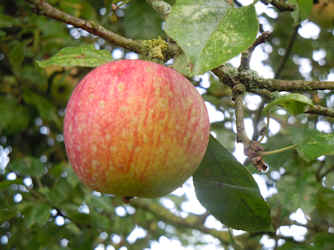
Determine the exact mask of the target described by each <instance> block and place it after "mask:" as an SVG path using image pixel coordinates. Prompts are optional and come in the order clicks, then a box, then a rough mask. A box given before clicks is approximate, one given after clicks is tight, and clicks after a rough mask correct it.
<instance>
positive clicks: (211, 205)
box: [0, 0, 334, 250]
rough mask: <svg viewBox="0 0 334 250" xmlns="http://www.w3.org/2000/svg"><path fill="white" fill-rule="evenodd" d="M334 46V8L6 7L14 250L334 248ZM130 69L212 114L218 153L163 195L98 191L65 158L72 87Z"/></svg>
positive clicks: (223, 3) (5, 164)
mask: <svg viewBox="0 0 334 250" xmlns="http://www.w3.org/2000/svg"><path fill="white" fill-rule="evenodd" d="M333 45H334V1H333V0H318V1H313V0H304V1H298V0H261V1H260V0H257V1H243V0H234V1H233V0H164V1H163V0H146V1H144V0H142V1H140V0H137V1H136V0H126V1H122V0H95V1H94V0H16V1H11V0H2V1H1V3H0V248H1V249H27V250H29V249H99V250H100V249H108V250H109V249H122V250H125V249H163V248H164V247H166V248H171V247H174V248H175V247H176V248H179V249H182V248H184V249H328V250H329V249H334V240H333V239H334V157H333V154H334V134H333V130H334V120H333V119H334V108H333V107H334V92H333V90H334V53H333V51H334V50H333ZM120 59H133V60H137V59H141V60H145V61H152V62H155V63H158V64H162V65H165V67H170V68H172V69H173V70H175V71H177V72H179V73H181V74H182V75H183V76H184V77H186V78H187V79H188V80H189V81H190V82H191V83H192V84H193V86H194V87H196V88H197V90H198V92H199V93H200V94H201V96H202V98H203V100H205V102H206V104H207V109H208V111H209V115H210V120H211V124H210V131H211V136H210V139H209V143H208V146H207V148H206V153H205V155H204V157H203V159H202V161H201V163H200V165H199V167H198V168H197V170H196V172H195V173H194V174H193V176H192V178H190V179H189V180H188V181H186V182H185V183H184V184H183V186H181V187H179V188H177V189H176V190H175V191H174V192H172V193H170V194H168V195H165V196H163V197H160V198H154V199H145V198H138V197H137V198H136V197H134V198H132V199H124V197H123V199H122V197H119V196H115V195H112V194H108V193H100V192H97V191H95V190H92V189H90V188H88V187H87V186H85V185H84V184H83V183H82V182H81V181H80V180H79V179H78V177H77V175H76V174H75V173H74V171H73V169H72V167H71V164H70V163H69V160H68V157H67V155H66V150H65V146H64V134H63V133H64V130H63V123H64V116H65V113H66V105H67V102H68V100H69V98H70V96H71V93H72V91H73V90H74V88H75V87H76V85H77V83H78V82H79V81H80V80H81V79H82V78H83V77H84V76H85V75H87V74H88V73H89V72H90V71H91V70H92V69H93V68H95V67H98V66H100V65H102V64H105V63H108V62H111V61H116V60H120ZM138 86H139V85H138ZM190 86H191V85H190ZM87 98H89V97H87ZM177 99H178V98H174V99H173V100H175V102H177V103H179V100H177ZM95 108H96V109H98V108H99V106H98V105H97V106H96V107H95ZM105 115H113V114H110V113H106V114H105ZM131 126H136V125H135V124H131ZM87 133H90V131H87ZM70 136H71V135H69V136H68V137H70ZM193 136H196V134H193ZM82 143H85V140H84V138H83V139H82ZM130 143H133V142H132V141H130V140H129V141H126V140H125V141H124V147H128V146H129V144H130ZM150 150H151V151H152V152H154V151H155V150H159V148H156V147H152V148H151V149H150ZM129 157H130V156H129ZM156 178H157V180H159V179H160V180H161V185H164V183H167V181H168V180H166V179H164V178H165V175H159V174H158V173H157V174H156ZM162 188H163V187H162ZM125 198H126V197H125Z"/></svg>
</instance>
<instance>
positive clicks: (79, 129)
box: [64, 60, 209, 197]
mask: <svg viewBox="0 0 334 250" xmlns="http://www.w3.org/2000/svg"><path fill="white" fill-rule="evenodd" d="M64 138H65V146H66V151H67V155H68V158H69V161H70V163H71V165H72V167H73V169H74V171H75V172H76V174H77V175H78V176H79V178H80V179H81V180H82V181H83V182H84V183H85V184H86V185H87V186H89V187H90V188H92V189H94V190H97V191H100V192H104V193H110V194H114V195H118V196H123V197H126V196H137V197H158V196H162V195H165V194H167V193H169V192H171V191H173V190H174V189H175V188H177V187H178V186H180V185H182V184H183V183H184V181H185V180H186V179H187V178H189V177H190V176H191V175H192V174H193V173H194V172H195V170H196V168H197V167H198V165H199V164H200V162H201V160H202V158H203V156H204V153H205V151H206V148H207V144H208V138H209V119H208V113H207V110H206V107H205V105H204V102H203V99H202V97H201V96H200V94H199V93H198V92H197V91H196V89H195V87H194V86H193V85H192V84H191V83H190V82H189V81H188V80H187V79H186V78H185V77H183V76H182V75H181V74H179V73H178V72H176V71H174V70H173V69H170V68H168V67H165V66H163V65H160V64H157V63H153V62H148V61H142V60H120V61H114V62H111V63H107V64H105V65H102V66H99V67H97V68H96V69H94V70H93V71H91V72H90V73H89V74H87V75H86V76H85V77H84V78H83V80H82V81H81V82H80V83H79V84H78V85H77V86H76V88H75V90H74V91H73V93H72V96H71V98H70V100H69V102H68V104H67V108H66V115H65V121H64Z"/></svg>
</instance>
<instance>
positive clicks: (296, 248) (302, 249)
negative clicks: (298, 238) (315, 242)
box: [277, 241, 320, 250]
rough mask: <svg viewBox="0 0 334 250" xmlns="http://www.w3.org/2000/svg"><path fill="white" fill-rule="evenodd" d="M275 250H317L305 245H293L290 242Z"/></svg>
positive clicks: (293, 243)
mask: <svg viewBox="0 0 334 250" xmlns="http://www.w3.org/2000/svg"><path fill="white" fill-rule="evenodd" d="M277 249H278V250H317V249H314V248H312V247H311V246H309V245H307V244H303V243H299V242H298V243H295V242H290V241H287V242H286V243H284V244H283V245H282V246H280V247H279V248H277ZM319 250H320V249H319Z"/></svg>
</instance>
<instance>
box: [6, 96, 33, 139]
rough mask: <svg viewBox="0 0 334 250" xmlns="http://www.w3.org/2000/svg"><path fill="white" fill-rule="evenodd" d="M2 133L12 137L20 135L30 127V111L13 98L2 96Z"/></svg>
mask: <svg viewBox="0 0 334 250" xmlns="http://www.w3.org/2000/svg"><path fill="white" fill-rule="evenodd" d="M0 114H1V119H0V133H1V134H3V135H11V134H15V133H19V132H21V131H22V130H24V129H26V128H27V127H28V125H29V121H30V116H29V110H28V109H27V108H26V107H24V106H23V105H20V104H19V103H18V102H17V100H16V99H14V98H13V97H10V96H8V97H2V96H0Z"/></svg>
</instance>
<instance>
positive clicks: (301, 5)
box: [288, 0, 313, 24]
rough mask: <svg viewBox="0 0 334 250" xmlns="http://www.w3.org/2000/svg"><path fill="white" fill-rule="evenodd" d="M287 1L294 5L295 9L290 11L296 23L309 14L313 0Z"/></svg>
mask: <svg viewBox="0 0 334 250" xmlns="http://www.w3.org/2000/svg"><path fill="white" fill-rule="evenodd" d="M288 2H289V3H290V4H293V5H294V6H296V9H295V11H293V12H292V13H291V14H292V17H293V18H294V20H295V23H296V24H297V23H299V22H300V21H302V20H305V19H307V18H308V17H309V16H310V14H311V10H312V6H313V0H288Z"/></svg>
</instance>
